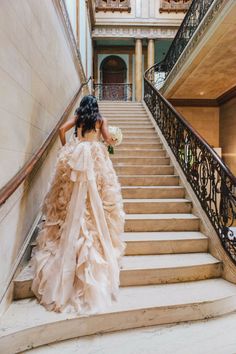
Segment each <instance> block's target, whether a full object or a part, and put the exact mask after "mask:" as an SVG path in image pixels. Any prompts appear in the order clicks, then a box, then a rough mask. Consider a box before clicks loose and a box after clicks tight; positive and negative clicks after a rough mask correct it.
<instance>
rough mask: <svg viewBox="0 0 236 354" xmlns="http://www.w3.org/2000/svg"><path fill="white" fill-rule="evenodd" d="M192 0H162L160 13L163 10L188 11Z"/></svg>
mask: <svg viewBox="0 0 236 354" xmlns="http://www.w3.org/2000/svg"><path fill="white" fill-rule="evenodd" d="M191 2H192V0H161V1H160V13H162V12H187V11H188V9H189V7H190V5H191Z"/></svg>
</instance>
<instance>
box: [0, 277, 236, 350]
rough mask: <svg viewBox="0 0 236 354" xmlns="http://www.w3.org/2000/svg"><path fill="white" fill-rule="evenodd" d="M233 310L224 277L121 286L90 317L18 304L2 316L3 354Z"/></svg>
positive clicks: (233, 293)
mask: <svg viewBox="0 0 236 354" xmlns="http://www.w3.org/2000/svg"><path fill="white" fill-rule="evenodd" d="M235 307H236V286H235V285H234V284H232V283H230V282H227V281H226V280H224V279H221V278H216V279H206V280H198V281H191V282H182V283H181V282H180V283H174V284H158V285H145V286H135V287H134V286H129V287H121V288H120V291H119V294H118V300H117V302H114V303H113V304H112V305H111V306H110V307H109V309H107V310H105V311H103V312H102V313H97V314H93V315H89V316H88V315H78V314H73V313H72V314H68V313H66V312H64V313H53V312H49V311H45V309H44V307H43V306H39V304H38V302H37V301H36V300H35V299H33V300H32V299H27V300H19V301H15V302H13V303H12V304H11V305H10V306H9V308H8V310H7V311H6V312H5V314H4V315H3V316H2V319H1V320H2V323H3V325H2V326H1V329H0V347H1V352H2V353H18V352H23V351H25V350H27V349H29V345H30V347H38V346H41V345H45V344H50V343H55V342H57V343H58V342H59V341H63V340H67V339H71V338H78V337H82V336H87V335H91V334H95V333H99V334H101V333H104V332H114V331H120V330H125V329H130V328H138V327H147V326H153V325H160V324H170V323H176V322H184V321H190V320H199V319H208V318H210V317H216V316H220V315H223V314H226V313H229V312H232V311H235ZM26 314H30V316H27V315H26ZM39 334H40V335H39ZM29 339H30V341H29ZM29 343H30V344H29ZM56 352H57V353H59V351H58V350H56Z"/></svg>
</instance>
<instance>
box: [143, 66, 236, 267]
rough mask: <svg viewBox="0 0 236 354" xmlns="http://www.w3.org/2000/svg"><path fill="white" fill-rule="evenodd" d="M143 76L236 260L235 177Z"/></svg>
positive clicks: (153, 107) (160, 121)
mask: <svg viewBox="0 0 236 354" xmlns="http://www.w3.org/2000/svg"><path fill="white" fill-rule="evenodd" d="M150 77H152V75H151V74H150V70H148V71H147V72H146V73H145V77H144V100H145V102H146V104H147V107H148V108H149V110H150V112H151V113H152V115H153V117H154V119H155V121H156V123H157V125H158V126H159V128H160V130H161V131H162V134H163V135H164V137H165V139H166V141H167V143H168V144H169V146H170V148H171V150H172V151H173V153H174V155H175V157H176V159H177V161H178V163H179V165H180V166H181V168H182V170H183V171H184V173H185V175H186V178H187V180H188V182H189V183H190V185H191V186H192V188H193V190H194V192H195V194H196V195H197V197H198V199H199V201H200V203H201V205H202V208H203V209H204V211H205V212H206V214H207V216H208V217H209V219H210V221H211V223H212V225H213V226H214V228H215V230H216V232H217V234H218V235H219V238H220V240H221V243H222V245H223V247H224V249H225V250H226V251H227V252H228V254H229V255H230V256H231V258H232V260H233V261H234V262H235V263H236V233H234V229H233V227H234V226H235V230H236V177H235V176H234V175H233V174H232V173H231V172H230V170H229V169H228V167H227V166H226V165H225V164H224V163H223V161H222V160H221V158H220V157H219V156H218V154H217V153H216V152H215V151H214V150H213V149H212V148H211V147H210V146H209V145H208V143H207V142H206V141H205V140H204V139H203V138H202V137H201V136H200V135H199V134H198V133H197V132H196V131H195V130H194V129H193V128H192V127H191V126H190V125H189V124H188V123H187V122H186V121H185V119H184V118H183V117H182V116H181V115H180V114H179V113H178V112H177V111H176V110H175V109H174V108H173V107H172V106H171V105H170V103H169V102H168V101H167V100H166V99H165V98H164V97H163V96H162V95H161V94H160V93H159V92H158V90H157V89H156V88H155V87H154V85H153V84H152V82H151V81H150V80H149V78H150Z"/></svg>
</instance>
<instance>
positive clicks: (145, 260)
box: [120, 253, 222, 286]
mask: <svg viewBox="0 0 236 354" xmlns="http://www.w3.org/2000/svg"><path fill="white" fill-rule="evenodd" d="M221 273H222V262H220V261H219V260H218V259H216V258H214V257H213V256H211V255H210V254H209V253H191V254H171V255H170V254H168V255H142V256H140V255H139V256H125V257H123V258H122V262H121V272H120V282H121V286H131V285H150V284H163V283H168V284H170V283H178V282H183V281H193V280H194V281H196V280H202V279H210V278H218V277H220V276H221Z"/></svg>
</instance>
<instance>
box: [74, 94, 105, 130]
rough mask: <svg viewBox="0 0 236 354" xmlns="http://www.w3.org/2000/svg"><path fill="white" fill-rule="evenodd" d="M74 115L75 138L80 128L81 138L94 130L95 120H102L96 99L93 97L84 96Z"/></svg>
mask: <svg viewBox="0 0 236 354" xmlns="http://www.w3.org/2000/svg"><path fill="white" fill-rule="evenodd" d="M75 115H76V116H77V120H76V123H75V136H77V129H78V128H80V127H82V131H81V134H82V136H84V134H85V133H86V132H87V131H90V130H96V128H95V125H96V122H97V120H102V117H101V115H100V113H99V108H98V103H97V99H96V97H95V96H93V95H87V96H84V97H83V98H82V100H81V102H80V106H79V107H78V108H77V109H76V110H75Z"/></svg>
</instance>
